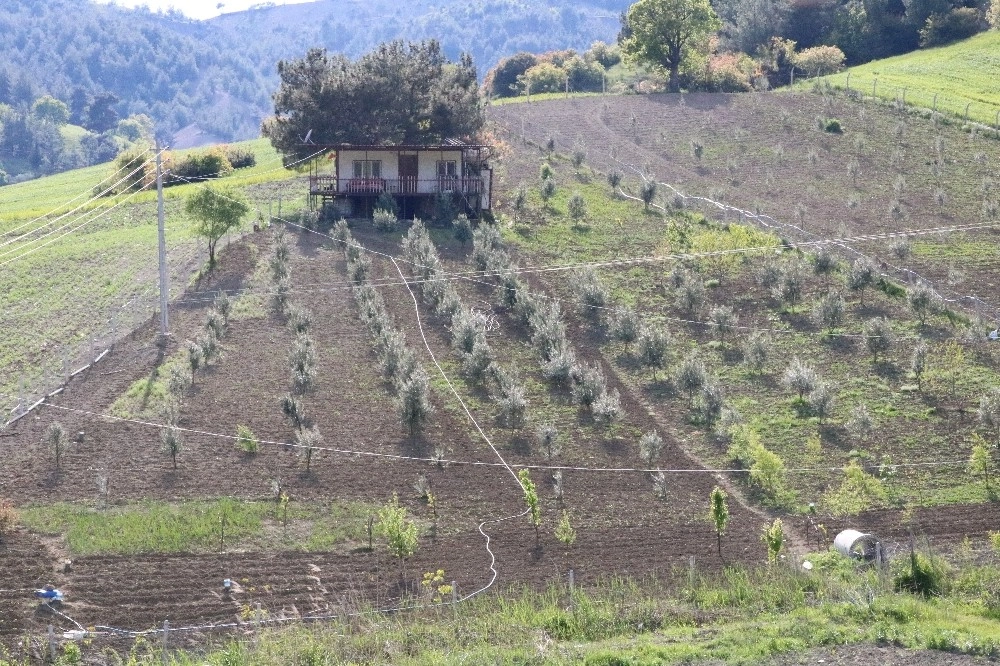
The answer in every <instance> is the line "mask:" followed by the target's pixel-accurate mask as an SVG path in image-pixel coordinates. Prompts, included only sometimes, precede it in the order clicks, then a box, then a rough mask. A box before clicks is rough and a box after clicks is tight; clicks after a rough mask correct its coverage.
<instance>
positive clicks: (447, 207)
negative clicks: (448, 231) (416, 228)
mask: <svg viewBox="0 0 1000 666" xmlns="http://www.w3.org/2000/svg"><path fill="white" fill-rule="evenodd" d="M457 214H458V207H457V206H456V205H455V197H454V195H453V194H452V193H451V192H439V193H438V194H437V196H436V197H434V223H435V224H437V225H438V226H441V227H445V226H449V225H450V224H451V223H452V222H453V221H454V219H455V216H456V215H457Z"/></svg>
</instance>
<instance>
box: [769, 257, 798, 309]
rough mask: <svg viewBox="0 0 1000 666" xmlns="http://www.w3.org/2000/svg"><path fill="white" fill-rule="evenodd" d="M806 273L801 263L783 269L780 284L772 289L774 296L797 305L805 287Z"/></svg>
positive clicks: (792, 305)
mask: <svg viewBox="0 0 1000 666" xmlns="http://www.w3.org/2000/svg"><path fill="white" fill-rule="evenodd" d="M805 277H806V276H805V274H804V271H803V270H802V266H801V265H800V264H799V263H797V262H796V263H794V264H792V265H791V266H789V267H788V268H787V270H785V271H783V272H782V274H781V279H780V280H779V281H778V284H777V285H775V286H774V287H773V289H772V291H773V294H774V297H775V298H777V299H779V300H781V301H784V302H786V303H788V305H789V306H791V307H793V308H794V307H795V304H796V303H798V302H799V299H800V298H801V297H802V290H803V289H804V288H805Z"/></svg>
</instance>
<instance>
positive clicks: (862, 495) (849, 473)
mask: <svg viewBox="0 0 1000 666" xmlns="http://www.w3.org/2000/svg"><path fill="white" fill-rule="evenodd" d="M823 499H824V501H825V503H826V505H827V507H828V509H829V511H830V513H832V514H833V515H835V516H853V515H856V514H858V513H861V512H862V511H868V510H870V509H878V508H881V507H882V506H884V505H885V504H886V502H887V501H888V499H889V494H888V492H887V491H886V489H885V486H884V485H883V483H882V480H881V479H879V478H878V477H875V476H873V475H871V474H869V473H868V472H866V471H865V470H864V469H863V468H862V467H861V465H859V464H858V462H857V461H856V460H852V461H851V462H850V463H848V465H847V467H845V468H844V479H843V481H842V482H841V484H840V487H839V488H837V489H831V490H828V491H827V492H826V494H825V495H824V496H823Z"/></svg>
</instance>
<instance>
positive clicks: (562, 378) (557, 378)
mask: <svg viewBox="0 0 1000 666" xmlns="http://www.w3.org/2000/svg"><path fill="white" fill-rule="evenodd" d="M576 370H577V365H576V354H575V353H573V350H572V349H569V348H561V349H559V350H557V351H555V352H553V353H552V354H551V356H550V358H549V359H548V360H546V361H543V362H542V375H543V376H544V377H545V378H546V379H547V380H549V381H550V382H552V383H553V384H556V385H557V386H564V387H565V386H569V385H570V382H571V381H572V380H573V376H574V373H575V372H576Z"/></svg>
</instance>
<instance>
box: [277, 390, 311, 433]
mask: <svg viewBox="0 0 1000 666" xmlns="http://www.w3.org/2000/svg"><path fill="white" fill-rule="evenodd" d="M281 413H282V414H284V416H285V418H287V419H288V420H289V421H291V422H292V425H293V426H294V427H295V429H296V430H301V429H302V428H303V426H304V425H305V420H306V411H305V407H304V406H303V404H302V401H301V400H299V399H298V398H297V397H295V396H294V395H292V394H291V393H286V394H285V395H283V396H282V397H281Z"/></svg>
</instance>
